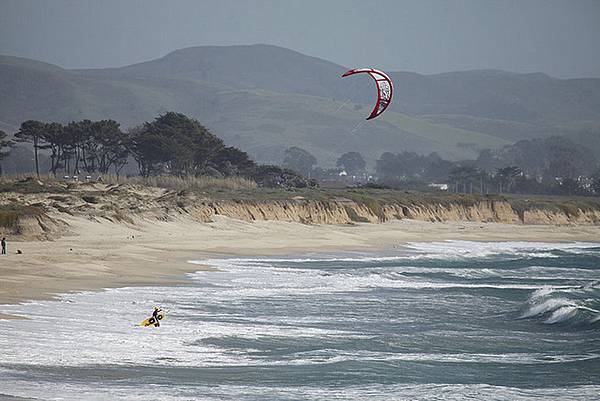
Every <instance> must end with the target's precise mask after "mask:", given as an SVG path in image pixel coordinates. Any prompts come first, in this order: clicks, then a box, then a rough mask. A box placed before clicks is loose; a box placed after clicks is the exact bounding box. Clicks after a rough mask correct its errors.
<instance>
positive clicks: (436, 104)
mask: <svg viewBox="0 0 600 401" xmlns="http://www.w3.org/2000/svg"><path fill="white" fill-rule="evenodd" d="M345 70H346V68H345V67H342V66H340V65H337V64H334V63H331V62H329V61H326V60H322V59H318V58H315V57H310V56H306V55H303V54H300V53H297V52H295V51H292V50H288V49H284V48H280V47H276V46H269V45H252V46H226V47H218V46H205V47H193V48H187V49H181V50H176V51H174V52H172V53H169V54H168V55H166V56H165V57H162V58H160V59H156V60H152V61H148V62H145V63H141V64H134V65H130V66H126V67H121V68H107V69H93V70H65V69H62V68H60V67H57V66H54V65H51V64H46V63H41V62H38V61H33V60H28V59H22V58H16V57H9V56H0V93H2V96H1V97H0V129H4V130H6V131H9V132H12V131H15V130H16V129H17V128H18V125H19V124H20V123H21V122H22V121H24V120H27V119H39V120H43V121H61V122H67V121H70V120H79V119H83V118H89V119H107V118H112V119H115V120H117V121H118V122H120V123H121V124H122V125H123V126H124V127H129V126H133V125H137V124H139V123H141V122H143V121H148V120H151V119H153V118H154V117H156V116H157V115H158V114H159V113H163V112H165V111H169V110H173V111H178V112H182V113H185V114H187V115H189V116H192V117H195V118H197V119H199V120H200V122H201V123H202V124H204V125H205V126H207V127H208V128H210V129H211V130H212V131H213V132H214V133H215V134H217V135H218V136H220V137H222V138H223V139H224V140H225V141H226V142H227V143H229V144H231V145H235V146H238V147H240V148H241V149H243V150H245V151H247V152H249V153H250V154H251V156H253V157H254V158H256V159H257V160H258V161H261V162H275V163H276V162H280V161H281V158H282V156H283V151H284V149H285V148H287V147H289V146H300V147H303V148H305V149H307V150H309V151H310V152H311V153H313V154H314V155H315V156H316V157H317V159H318V160H319V162H320V164H321V165H329V166H331V165H332V164H333V163H334V161H335V159H336V158H337V157H338V156H339V155H340V154H341V153H343V152H346V151H356V150H358V151H361V153H363V155H364V156H365V157H366V158H367V159H369V160H370V161H373V160H375V159H376V158H378V157H379V155H380V154H381V153H382V152H384V151H390V152H400V151H402V150H411V151H416V152H419V153H429V152H433V151H436V152H438V153H440V155H442V156H443V157H447V158H451V159H459V158H464V157H474V156H476V154H477V151H478V150H479V149H482V148H487V147H499V146H502V145H504V144H507V143H509V142H514V141H516V140H519V139H523V138H532V137H539V136H545V135H553V134H571V133H577V132H579V131H582V130H590V129H598V127H600V79H569V80H563V79H556V78H551V77H549V76H546V75H544V74H515V73H509V72H503V71H494V70H481V71H466V72H455V73H446V74H437V75H420V74H416V73H407V72H391V73H390V75H391V76H392V78H393V80H394V83H395V87H396V97H395V99H394V103H393V104H392V107H391V108H390V109H389V110H388V111H387V112H386V113H384V114H383V115H382V116H381V118H378V119H377V120H373V121H369V122H365V121H364V118H365V117H366V116H367V115H368V114H369V112H370V109H371V107H372V104H373V98H374V96H375V93H374V87H373V83H372V82H370V80H369V78H367V77H351V78H345V79H341V78H340V75H341V73H342V72H344V71H345Z"/></svg>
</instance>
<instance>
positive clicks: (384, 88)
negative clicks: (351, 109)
mask: <svg viewBox="0 0 600 401" xmlns="http://www.w3.org/2000/svg"><path fill="white" fill-rule="evenodd" d="M361 73H366V74H369V75H370V76H371V78H373V79H374V80H375V84H376V85H377V103H376V104H375V108H373V111H372V112H371V115H370V116H369V117H367V120H371V119H373V118H375V117H377V116H378V115H380V114H381V113H383V112H384V111H385V109H387V107H388V106H389V105H390V103H392V95H393V94H394V85H393V84H392V80H391V79H390V77H389V76H388V75H387V74H386V73H385V72H383V71H379V70H376V69H374V68H355V69H353V70H350V71H347V72H345V73H344V75H342V78H343V77H348V76H350V75H354V74H361Z"/></svg>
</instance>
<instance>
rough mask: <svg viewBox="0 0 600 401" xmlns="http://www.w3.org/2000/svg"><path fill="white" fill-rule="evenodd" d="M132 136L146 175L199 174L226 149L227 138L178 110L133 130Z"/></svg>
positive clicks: (140, 164)
mask: <svg viewBox="0 0 600 401" xmlns="http://www.w3.org/2000/svg"><path fill="white" fill-rule="evenodd" d="M129 140H130V150H131V154H132V155H133V157H134V158H135V160H136V161H137V162H138V165H139V167H140V174H142V175H144V176H148V175H151V174H157V173H159V172H161V171H163V172H166V173H171V174H176V175H199V174H202V172H203V171H204V169H205V168H206V167H208V166H210V165H211V163H213V162H214V161H215V160H216V158H217V157H218V155H219V154H220V152H222V151H223V149H225V144H224V143H223V141H222V140H221V139H220V138H218V137H216V136H215V135H213V134H212V133H211V132H210V131H209V130H208V129H206V128H205V127H204V126H202V124H200V123H199V122H198V121H196V120H194V119H191V118H188V117H186V116H185V115H183V114H180V113H174V112H168V113H165V114H163V115H161V116H159V117H157V118H156V119H155V120H154V121H152V122H147V123H145V124H143V125H142V126H140V127H137V128H135V129H133V130H131V131H130V139H129Z"/></svg>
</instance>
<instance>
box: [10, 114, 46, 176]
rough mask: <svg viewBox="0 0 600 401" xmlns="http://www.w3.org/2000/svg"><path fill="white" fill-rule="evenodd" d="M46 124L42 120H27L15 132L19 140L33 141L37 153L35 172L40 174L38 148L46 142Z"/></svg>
mask: <svg viewBox="0 0 600 401" xmlns="http://www.w3.org/2000/svg"><path fill="white" fill-rule="evenodd" d="M45 129H46V124H44V123H43V122H41V121H35V120H27V121H25V122H24V123H22V124H21V128H20V129H19V131H18V132H17V133H16V134H15V138H17V142H31V143H33V152H34V154H35V173H36V175H37V176H38V177H39V176H40V167H39V165H40V162H39V158H38V150H39V149H41V148H42V147H43V144H44V131H45Z"/></svg>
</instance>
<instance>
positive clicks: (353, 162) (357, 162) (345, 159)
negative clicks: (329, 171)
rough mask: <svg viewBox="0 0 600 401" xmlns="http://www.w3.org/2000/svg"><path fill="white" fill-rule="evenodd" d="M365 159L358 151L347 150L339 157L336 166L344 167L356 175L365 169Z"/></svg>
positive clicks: (349, 172)
mask: <svg viewBox="0 0 600 401" xmlns="http://www.w3.org/2000/svg"><path fill="white" fill-rule="evenodd" d="M366 165H367V163H365V160H364V159H363V157H362V156H361V154H360V153H358V152H347V153H344V154H343V155H341V156H340V158H339V159H337V162H336V166H338V167H341V168H343V169H344V170H346V172H347V173H348V174H350V175H356V174H358V173H359V172H361V171H363V170H364V169H365V166H366Z"/></svg>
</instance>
